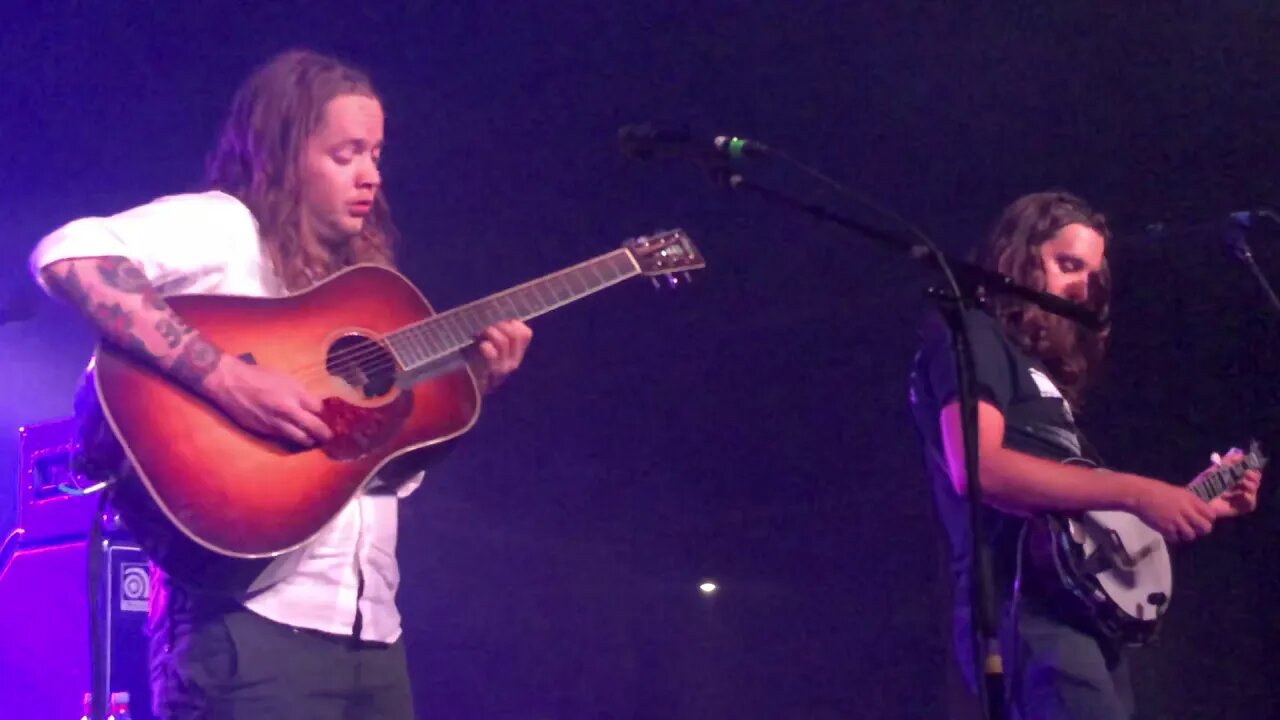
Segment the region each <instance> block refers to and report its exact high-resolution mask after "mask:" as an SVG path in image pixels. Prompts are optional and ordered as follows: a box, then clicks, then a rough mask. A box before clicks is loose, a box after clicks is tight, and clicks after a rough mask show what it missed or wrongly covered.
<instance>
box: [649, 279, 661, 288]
mask: <svg viewBox="0 0 1280 720" xmlns="http://www.w3.org/2000/svg"><path fill="white" fill-rule="evenodd" d="M649 280H650V281H651V282H652V283H653V286H654V287H655V288H657V289H659V290H661V289H662V281H661V280H659V279H658V278H656V277H650V278H649Z"/></svg>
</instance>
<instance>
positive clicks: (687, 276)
mask: <svg viewBox="0 0 1280 720" xmlns="http://www.w3.org/2000/svg"><path fill="white" fill-rule="evenodd" d="M681 274H682V275H684V281H685V282H686V283H691V282H693V276H692V275H690V274H689V271H688V270H685V271H684V272H683V273H681Z"/></svg>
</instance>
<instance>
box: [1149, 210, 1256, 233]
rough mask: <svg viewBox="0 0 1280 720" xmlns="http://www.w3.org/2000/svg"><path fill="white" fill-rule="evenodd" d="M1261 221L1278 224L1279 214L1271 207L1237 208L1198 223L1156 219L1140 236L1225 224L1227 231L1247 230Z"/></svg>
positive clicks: (1188, 230)
mask: <svg viewBox="0 0 1280 720" xmlns="http://www.w3.org/2000/svg"><path fill="white" fill-rule="evenodd" d="M1263 221H1266V222H1270V223H1272V224H1275V225H1280V214H1277V213H1276V211H1275V210H1272V209H1271V208H1256V209H1251V210H1237V211H1236V212H1233V213H1227V215H1226V217H1224V218H1223V219H1221V220H1211V221H1208V222H1199V223H1166V222H1163V221H1157V222H1153V223H1150V224H1148V225H1146V226H1145V227H1143V228H1142V236H1143V237H1145V238H1146V239H1148V240H1165V239H1168V238H1171V237H1176V236H1179V235H1186V234H1189V233H1193V232H1201V231H1205V230H1216V229H1219V228H1222V227H1223V225H1224V224H1225V226H1226V231H1227V232H1228V233H1231V232H1236V231H1240V230H1249V229H1252V228H1254V227H1257V226H1258V225H1260V224H1262V223H1263Z"/></svg>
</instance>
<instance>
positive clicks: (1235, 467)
mask: <svg viewBox="0 0 1280 720" xmlns="http://www.w3.org/2000/svg"><path fill="white" fill-rule="evenodd" d="M1265 464H1266V459H1265V458H1262V457H1261V456H1260V455H1259V454H1258V451H1257V450H1256V448H1255V449H1251V450H1250V451H1249V454H1248V455H1245V457H1244V460H1242V461H1240V462H1238V463H1233V464H1231V465H1223V466H1221V467H1219V468H1218V469H1216V470H1214V471H1212V472H1209V473H1206V474H1204V475H1202V476H1201V477H1199V478H1197V479H1196V480H1194V481H1193V482H1192V483H1191V484H1190V485H1188V486H1187V489H1188V490H1190V491H1191V492H1193V493H1195V495H1196V497H1198V498H1200V499H1201V500H1204V501H1205V502H1208V501H1210V500H1212V499H1214V498H1216V497H1218V496H1219V495H1221V494H1222V493H1224V492H1226V491H1228V490H1230V489H1231V488H1232V487H1235V484H1236V483H1238V482H1240V479H1241V478H1243V477H1244V474H1245V473H1246V472H1248V471H1249V470H1258V469H1261V468H1262V466H1263V465H1265Z"/></svg>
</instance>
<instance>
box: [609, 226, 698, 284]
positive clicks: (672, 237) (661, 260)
mask: <svg viewBox="0 0 1280 720" xmlns="http://www.w3.org/2000/svg"><path fill="white" fill-rule="evenodd" d="M622 247H624V248H626V250H627V252H629V253H631V257H632V258H633V259H634V260H635V261H636V265H637V266H638V267H639V268H640V274H642V275H647V276H649V277H651V278H654V282H657V278H659V277H666V278H667V282H668V283H669V284H671V285H672V286H675V285H678V284H679V283H680V279H679V277H678V276H677V273H683V274H684V280H686V281H687V280H689V279H690V278H689V272H690V271H693V270H701V269H702V268H704V267H706V266H707V263H706V261H705V260H703V259H702V253H700V252H698V248H696V247H694V245H693V240H691V239H690V238H689V236H688V235H687V234H685V232H684V231H683V230H679V229H676V230H664V231H663V232H659V233H654V234H653V235H641V236H640V237H637V238H632V239H630V240H628V241H626V242H624V243H623V244H622Z"/></svg>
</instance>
